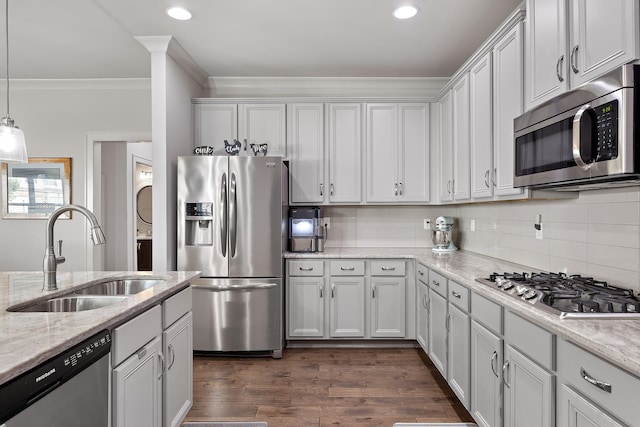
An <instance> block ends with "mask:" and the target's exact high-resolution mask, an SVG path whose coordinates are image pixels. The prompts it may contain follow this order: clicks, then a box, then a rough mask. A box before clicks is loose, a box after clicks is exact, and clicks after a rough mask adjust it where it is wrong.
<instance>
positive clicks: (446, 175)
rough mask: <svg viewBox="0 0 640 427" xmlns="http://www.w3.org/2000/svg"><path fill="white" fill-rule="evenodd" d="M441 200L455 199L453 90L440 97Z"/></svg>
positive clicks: (449, 200)
mask: <svg viewBox="0 0 640 427" xmlns="http://www.w3.org/2000/svg"><path fill="white" fill-rule="evenodd" d="M438 106H439V107H440V186H439V188H440V192H439V193H440V194H439V196H440V202H451V201H453V190H452V188H451V184H452V182H453V97H452V93H451V90H448V91H446V93H445V94H444V95H443V96H442V98H441V99H440V102H439V103H438Z"/></svg>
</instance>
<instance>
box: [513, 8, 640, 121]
mask: <svg viewBox="0 0 640 427" xmlns="http://www.w3.org/2000/svg"><path fill="white" fill-rule="evenodd" d="M526 5H527V6H526V7H527V21H526V30H525V44H526V46H525V52H526V57H525V69H526V70H527V72H526V73H525V74H526V76H527V77H526V78H527V80H526V86H525V88H526V89H525V99H526V108H527V109H530V108H531V107H533V106H535V105H538V104H540V103H542V102H544V101H547V100H549V99H551V98H552V97H554V96H556V95H558V94H560V93H562V92H564V91H566V90H568V89H570V88H573V87H575V86H578V85H580V84H582V83H584V82H587V81H589V80H591V79H593V78H594V77H596V76H598V75H600V74H603V73H605V72H607V71H609V70H611V69H613V68H615V67H617V66H619V65H622V64H625V63H628V62H631V61H633V60H635V59H637V58H638V57H640V55H639V52H638V50H639V47H640V42H639V41H638V38H639V37H638V24H639V20H640V16H639V5H638V2H637V1H631V0H610V1H587V0H574V1H568V0H527V2H526Z"/></svg>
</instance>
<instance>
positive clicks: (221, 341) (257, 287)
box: [192, 278, 283, 357]
mask: <svg viewBox="0 0 640 427" xmlns="http://www.w3.org/2000/svg"><path fill="white" fill-rule="evenodd" d="M192 290H193V348H194V351H211V352H242V351H247V352H262V351H273V352H274V356H275V357H278V355H277V354H276V353H279V352H281V350H282V340H283V337H282V279H280V278H276V279H274V278H269V279H207V278H200V279H197V280H195V281H194V282H192Z"/></svg>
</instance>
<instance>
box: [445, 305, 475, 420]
mask: <svg viewBox="0 0 640 427" xmlns="http://www.w3.org/2000/svg"><path fill="white" fill-rule="evenodd" d="M448 316H449V318H448V321H447V323H448V325H449V339H448V346H449V348H448V351H447V357H448V360H447V369H448V373H449V375H448V377H447V380H448V382H449V385H450V386H451V389H452V390H453V392H454V393H455V394H456V395H457V396H458V399H460V402H462V404H463V405H464V407H465V408H467V409H469V403H470V399H469V390H470V389H471V369H470V365H471V346H470V344H471V342H470V340H471V331H470V327H471V325H470V317H469V315H468V314H467V313H465V312H464V311H462V310H460V309H459V308H458V307H456V306H455V305H453V304H449V314H448Z"/></svg>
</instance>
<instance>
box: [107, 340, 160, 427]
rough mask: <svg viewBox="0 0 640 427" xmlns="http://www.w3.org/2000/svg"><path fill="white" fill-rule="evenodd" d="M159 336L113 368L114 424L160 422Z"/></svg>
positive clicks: (139, 426) (138, 426)
mask: <svg viewBox="0 0 640 427" xmlns="http://www.w3.org/2000/svg"><path fill="white" fill-rule="evenodd" d="M161 357H162V356H161V342H160V337H156V338H154V339H153V340H152V341H150V342H149V343H148V344H147V345H145V346H144V347H143V348H141V349H140V350H138V352H137V353H136V354H134V355H132V356H131V357H129V358H128V359H127V360H125V361H124V362H122V363H121V364H120V365H118V366H117V367H116V368H115V369H114V370H113V392H114V398H113V425H114V427H133V426H135V427H147V426H148V427H159V426H160V425H161V424H162V367H161V365H162V363H161Z"/></svg>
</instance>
